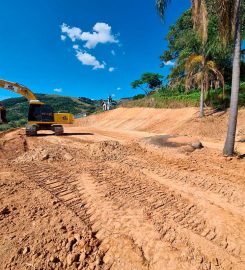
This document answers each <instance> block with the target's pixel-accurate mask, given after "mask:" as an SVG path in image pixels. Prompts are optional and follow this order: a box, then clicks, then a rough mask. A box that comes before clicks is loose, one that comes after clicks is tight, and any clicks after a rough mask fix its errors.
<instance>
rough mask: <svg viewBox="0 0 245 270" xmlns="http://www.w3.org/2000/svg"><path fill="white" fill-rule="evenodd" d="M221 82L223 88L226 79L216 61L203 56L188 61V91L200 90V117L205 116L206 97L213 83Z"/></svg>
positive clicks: (191, 57) (196, 56)
mask: <svg viewBox="0 0 245 270" xmlns="http://www.w3.org/2000/svg"><path fill="white" fill-rule="evenodd" d="M213 81H215V82H219V83H220V84H221V85H222V87H223V95H224V86H225V82H224V77H223V75H222V73H221V72H220V71H219V70H218V68H217V66H216V64H215V62H214V61H211V60H206V58H205V57H204V56H203V55H192V56H190V57H189V58H188V59H187V61H186V81H185V84H186V89H187V90H190V89H191V88H196V87H198V88H200V89H201V95H200V117H203V116H204V95H205V93H207V92H208V90H209V88H210V85H211V83H212V82H213Z"/></svg>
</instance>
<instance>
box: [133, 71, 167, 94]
mask: <svg viewBox="0 0 245 270" xmlns="http://www.w3.org/2000/svg"><path fill="white" fill-rule="evenodd" d="M162 78H163V76H162V75H161V74H158V73H150V72H145V73H143V74H142V75H141V78H140V79H138V80H135V81H133V82H132V83H131V87H132V88H133V89H136V88H140V89H142V90H143V91H144V93H145V95H148V94H149V92H150V91H152V90H154V89H156V88H157V87H160V86H161V85H162V80H161V79H162Z"/></svg>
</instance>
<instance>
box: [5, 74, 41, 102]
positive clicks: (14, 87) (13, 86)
mask: <svg viewBox="0 0 245 270" xmlns="http://www.w3.org/2000/svg"><path fill="white" fill-rule="evenodd" d="M0 87H1V88H4V89H6V90H9V91H11V92H14V93H17V94H20V95H22V96H24V97H26V98H27V99H28V100H29V102H30V103H32V102H39V100H38V99H37V98H36V96H35V95H34V94H33V93H32V91H31V90H30V89H28V88H27V87H25V86H23V85H21V84H19V83H15V82H9V81H6V80H1V79H0Z"/></svg>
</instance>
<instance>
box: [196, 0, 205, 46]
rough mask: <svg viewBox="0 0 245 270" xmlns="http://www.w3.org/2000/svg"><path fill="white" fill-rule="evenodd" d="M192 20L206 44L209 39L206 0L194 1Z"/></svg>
mask: <svg viewBox="0 0 245 270" xmlns="http://www.w3.org/2000/svg"><path fill="white" fill-rule="evenodd" d="M192 18H193V25H194V29H195V30H196V31H197V32H198V33H199V35H200V37H201V40H202V43H203V44H205V43H206V42H207V39H208V12H207V7H206V3H205V0H192Z"/></svg>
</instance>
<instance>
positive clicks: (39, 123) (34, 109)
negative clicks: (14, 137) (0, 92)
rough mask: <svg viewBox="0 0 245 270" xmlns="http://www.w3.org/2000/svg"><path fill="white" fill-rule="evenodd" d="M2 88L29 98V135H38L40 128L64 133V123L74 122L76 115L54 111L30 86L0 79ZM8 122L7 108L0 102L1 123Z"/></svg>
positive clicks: (56, 133)
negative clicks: (40, 99) (39, 98)
mask: <svg viewBox="0 0 245 270" xmlns="http://www.w3.org/2000/svg"><path fill="white" fill-rule="evenodd" d="M0 88H4V89H6V90H9V91H11V92H14V93H17V94H20V95H22V96H24V97H26V98H27V99H28V101H29V113H28V124H27V125H26V135H27V136H36V135H37V132H38V131H39V130H52V131H53V132H54V133H55V135H62V134H63V133H64V129H63V126H62V124H72V123H73V121H74V116H73V115H72V114H71V113H60V112H58V113H54V112H53V109H52V108H51V107H50V106H49V105H46V104H44V103H43V102H41V101H39V100H38V99H37V98H36V96H35V95H34V94H33V92H32V91H31V90H30V89H29V88H27V87H25V86H23V85H21V84H19V83H14V82H9V81H6V80H1V79H0ZM6 122H7V119H6V109H5V108H4V106H3V105H2V104H0V124H1V123H6Z"/></svg>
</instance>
